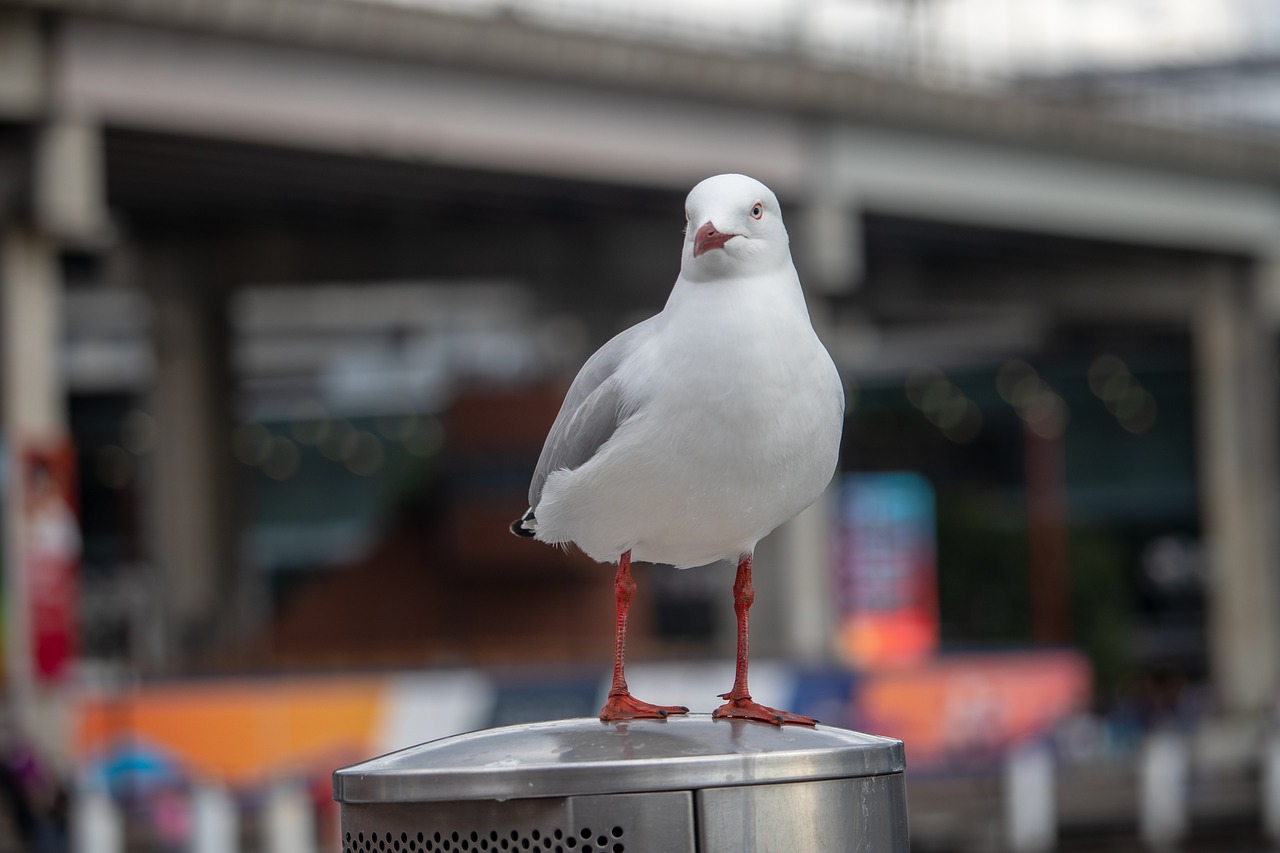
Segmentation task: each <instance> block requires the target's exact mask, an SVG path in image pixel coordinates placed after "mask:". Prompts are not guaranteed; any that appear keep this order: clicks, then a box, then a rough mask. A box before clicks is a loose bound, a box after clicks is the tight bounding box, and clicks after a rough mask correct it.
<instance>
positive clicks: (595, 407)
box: [529, 317, 657, 510]
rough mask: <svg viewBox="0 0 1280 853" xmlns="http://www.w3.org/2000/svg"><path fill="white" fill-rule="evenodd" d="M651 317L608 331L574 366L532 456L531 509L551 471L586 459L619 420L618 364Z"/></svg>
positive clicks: (644, 334) (623, 413)
mask: <svg viewBox="0 0 1280 853" xmlns="http://www.w3.org/2000/svg"><path fill="white" fill-rule="evenodd" d="M656 320H657V317H650V318H649V319H648V320H645V321H644V322H643V323H638V324H636V325H634V326H632V327H631V328H630V329H627V330H626V331H625V332H621V333H620V334H618V335H616V336H614V337H613V338H612V339H611V340H610V341H609V342H608V343H606V344H605V345H604V346H602V347H601V348H600V349H598V350H597V351H596V353H595V355H593V356H591V358H589V359H587V363H586V364H584V365H583V366H582V370H580V371H578V375H577V377H575V378H574V380H573V384H572V385H570V386H569V393H568V394H566V395H565V398H564V403H563V404H561V406H560V413H559V414H558V415H556V420H555V423H553V424H552V425H551V431H550V432H549V433H548V434H547V441H546V443H545V444H544V445H543V446H542V455H541V456H539V457H538V467H537V468H535V469H534V472H533V482H531V483H530V484H529V506H530V507H531V508H533V509H535V510H536V509H537V507H538V501H539V499H541V497H542V487H543V485H545V484H546V482H547V477H548V476H549V475H550V474H551V472H552V471H558V470H560V469H561V468H568V469H570V470H572V469H574V468H577V467H578V466H579V465H581V464H582V463H584V462H586V461H587V460H588V459H590V458H591V457H592V456H594V455H595V452H596V451H597V450H599V449H600V446H601V445H603V444H604V443H605V442H606V441H608V440H609V438H610V437H611V436H612V435H613V433H614V432H615V431H616V430H617V428H618V424H619V423H621V422H622V421H623V419H625V417H626V415H627V414H628V412H626V411H624V407H625V406H626V401H625V400H624V399H623V395H622V382H621V381H620V379H619V378H618V375H617V370H618V366H619V365H620V364H622V362H623V361H624V360H625V359H626V357H627V356H628V355H630V354H631V353H632V352H634V351H635V348H636V346H637V345H638V344H639V343H640V342H641V341H643V340H644V339H645V338H646V337H647V336H648V335H649V334H651V332H652V328H653V323H654V322H655V321H656Z"/></svg>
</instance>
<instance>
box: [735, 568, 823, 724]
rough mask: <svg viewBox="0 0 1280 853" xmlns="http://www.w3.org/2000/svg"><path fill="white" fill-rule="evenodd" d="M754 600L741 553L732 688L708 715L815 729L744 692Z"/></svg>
mask: <svg viewBox="0 0 1280 853" xmlns="http://www.w3.org/2000/svg"><path fill="white" fill-rule="evenodd" d="M755 600H756V591H755V587H753V586H752V585H751V555H750V554H743V555H742V557H741V558H740V559H739V560H738V575H737V577H736V578H735V579H734V582H733V612H734V613H735V614H736V615H737V617H738V663H737V669H736V670H735V672H734V677H733V689H732V690H730V691H729V692H728V693H721V694H720V698H721V699H728V700H729V701H728V702H725V703H724V704H723V705H721V706H720V707H719V708H716V709H715V711H713V712H712V713H711V716H713V717H715V718H716V719H726V718H728V719H734V720H759V721H760V722H762V723H773V724H774V725H775V726H781V725H783V724H791V725H797V726H816V725H817V724H818V721H817V720H815V719H813V718H812V717H804V716H801V715H800V714H792V713H790V712H788V711H779V710H777V709H775V708H769V707H766V706H764V705H761V704H760V703H759V702H754V701H752V699H751V692H750V691H749V690H748V689H747V611H748V610H750V609H751V604H752V602H754V601H755Z"/></svg>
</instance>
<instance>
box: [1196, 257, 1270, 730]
mask: <svg viewBox="0 0 1280 853" xmlns="http://www.w3.org/2000/svg"><path fill="white" fill-rule="evenodd" d="M1256 284H1257V283H1256V282H1255V281H1253V280H1250V279H1249V278H1248V276H1247V275H1246V274H1245V273H1244V272H1243V271H1241V270H1239V269H1238V268H1235V267H1232V266H1229V265H1226V264H1222V265H1217V266H1214V267H1211V268H1210V269H1208V270H1207V272H1206V276H1205V280H1204V283H1203V286H1202V293H1201V297H1200V299H1199V302H1198V305H1197V307H1196V310H1195V313H1194V316H1193V318H1192V335H1193V338H1194V350H1195V359H1196V383H1197V386H1196V391H1197V398H1198V400H1197V406H1196V409H1197V417H1198V424H1197V427H1198V430H1197V431H1198V440H1199V448H1198V456H1199V479H1200V494H1201V496H1202V498H1201V499H1202V510H1201V514H1202V518H1203V520H1204V538H1205V544H1206V546H1207V547H1206V552H1207V555H1208V559H1209V613H1208V629H1209V646H1210V648H1209V656H1210V661H1209V662H1210V668H1211V672H1212V675H1213V681H1214V685H1215V689H1216V691H1217V695H1218V699H1219V702H1220V703H1221V705H1222V707H1223V708H1224V709H1225V710H1227V711H1229V712H1255V711H1263V710H1265V709H1267V708H1269V707H1270V705H1271V703H1272V702H1273V701H1274V700H1275V698H1276V688H1277V670H1278V661H1277V658H1278V652H1280V633H1278V632H1277V622H1276V620H1275V613H1276V611H1277V606H1278V605H1280V596H1278V595H1277V583H1276V568H1277V566H1276V558H1277V547H1276V545H1277V540H1276V532H1275V530H1276V506H1277V505H1276V487H1277V483H1276V477H1277V460H1276V452H1275V440H1276V435H1277V418H1276V382H1275V379H1274V374H1273V370H1274V365H1275V363H1276V361H1275V348H1274V344H1273V341H1272V340H1271V338H1270V336H1269V335H1268V333H1267V330H1266V327H1265V316H1264V312H1263V311H1261V310H1260V307H1259V296H1260V294H1259V291H1258V287H1257V286H1256Z"/></svg>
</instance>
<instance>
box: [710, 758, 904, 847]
mask: <svg viewBox="0 0 1280 853" xmlns="http://www.w3.org/2000/svg"><path fill="white" fill-rule="evenodd" d="M697 810H698V847H697V849H698V850H708V851H712V850H735V851H742V850H759V851H766V850H786V851H793V853H794V851H814V853H818V851H828V850H842V851H854V850H862V851H874V853H889V851H901V850H906V849H907V848H908V846H909V844H908V841H909V839H908V834H907V794H906V788H905V779H904V777H903V774H901V773H895V774H891V775H885V776H863V777H859V778H854V779H828V780H825V781H821V782H793V783H789V784H783V785H741V786H735V787H732V788H708V789H706V790H701V791H698V792H697Z"/></svg>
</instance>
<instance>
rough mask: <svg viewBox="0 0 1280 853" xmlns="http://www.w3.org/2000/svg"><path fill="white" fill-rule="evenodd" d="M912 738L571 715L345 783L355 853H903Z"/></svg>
mask: <svg viewBox="0 0 1280 853" xmlns="http://www.w3.org/2000/svg"><path fill="white" fill-rule="evenodd" d="M905 767H906V763H905V758H904V753H903V747H902V741H900V740H894V739H891V738H883V737H876V736H873V735H866V734H860V733H858V732H851V731H846V730H844V729H837V728H830V727H826V726H818V727H817V728H814V729H809V728H802V727H795V726H787V727H784V728H777V727H774V726H770V725H766V724H763V723H753V722H743V721H733V720H713V719H712V718H711V717H709V716H705V715H691V716H687V717H684V716H681V717H671V718H669V719H667V720H635V721H631V722H625V723H602V722H600V721H599V720H596V719H574V720H559V721H555V722H547V723H531V724H525V725H519V726H508V727H506V728H498V729H489V730H485V731H478V732H472V733H469V734H463V735H456V736H454V737H447V738H443V739H441V740H437V741H432V742H430V743H424V744H421V745H419V746H414V747H410V748H408V749H404V750H401V751H399V752H393V753H391V754H389V755H385V756H382V757H381V758H374V759H371V760H369V761H365V762H362V763H360V764H356V765H353V766H351V767H347V768H344V769H341V770H338V771H336V772H335V773H334V774H333V797H334V799H335V800H337V801H338V802H339V803H340V804H341V810H342V841H343V847H342V849H343V853H441V851H448V853H456V851H467V853H472V851H534V853H536V852H537V851H543V853H548V851H558V853H624V851H630V853H672V852H673V851H695V850H697V851H722V850H723V851H734V853H739V851H761V852H762V853H763V851H788V853H791V852H792V851H840V850H868V851H875V853H891V851H906V850H907V849H908V841H907V800H906V788H905V778H904V771H905Z"/></svg>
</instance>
